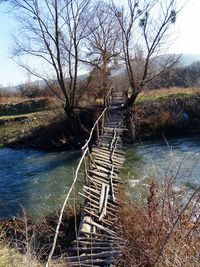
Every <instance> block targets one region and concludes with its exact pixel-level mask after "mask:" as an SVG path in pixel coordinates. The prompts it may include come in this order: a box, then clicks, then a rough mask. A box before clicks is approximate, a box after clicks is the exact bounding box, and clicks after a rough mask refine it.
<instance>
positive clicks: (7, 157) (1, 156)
mask: <svg viewBox="0 0 200 267" xmlns="http://www.w3.org/2000/svg"><path fill="white" fill-rule="evenodd" d="M79 157H80V152H77V151H74V152H71V151H67V152H60V153H58V152H56V153H55V152H53V153H46V152H41V151H32V150H13V149H9V148H2V149H0V217H8V216H13V215H18V214H19V213H21V211H22V207H23V208H25V209H27V210H28V211H30V212H31V214H32V215H33V216H34V217H35V216H36V217H37V216H40V215H47V214H49V213H51V212H54V211H55V210H56V209H57V208H59V207H60V205H61V204H62V200H63V199H64V196H65V193H66V192H67V191H68V189H69V187H70V185H71V183H72V177H73V169H74V168H76V165H77V162H78V159H79Z"/></svg>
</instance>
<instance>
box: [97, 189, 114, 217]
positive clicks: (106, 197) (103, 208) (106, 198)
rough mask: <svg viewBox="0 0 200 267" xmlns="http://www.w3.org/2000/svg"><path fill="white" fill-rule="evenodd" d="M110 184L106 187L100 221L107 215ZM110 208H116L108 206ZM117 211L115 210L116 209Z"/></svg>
mask: <svg viewBox="0 0 200 267" xmlns="http://www.w3.org/2000/svg"><path fill="white" fill-rule="evenodd" d="M109 189H110V186H109V185H107V186H106V188H105V193H104V200H103V201H104V203H103V206H102V209H101V210H100V216H99V221H102V219H103V217H104V216H106V210H107V204H108V193H109ZM108 209H109V210H114V209H112V208H111V207H108ZM114 211H115V210H114Z"/></svg>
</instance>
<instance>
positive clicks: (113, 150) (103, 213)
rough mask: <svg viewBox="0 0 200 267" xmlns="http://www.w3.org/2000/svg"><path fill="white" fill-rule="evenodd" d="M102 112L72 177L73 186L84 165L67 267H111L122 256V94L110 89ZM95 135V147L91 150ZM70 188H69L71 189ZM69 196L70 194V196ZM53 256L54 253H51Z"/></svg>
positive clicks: (123, 243)
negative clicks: (80, 200) (81, 200)
mask: <svg viewBox="0 0 200 267" xmlns="http://www.w3.org/2000/svg"><path fill="white" fill-rule="evenodd" d="M104 103H105V108H104V110H103V111H102V113H101V114H100V116H99V117H98V119H97V120H96V122H95V124H94V126H93V128H92V130H91V132H90V136H89V139H88V141H87V142H86V144H85V145H84V146H83V148H82V157H81V160H80V162H79V165H78V167H77V170H76V173H75V179H74V183H73V184H72V187H73V186H74V184H75V182H76V180H77V177H78V173H79V170H80V167H81V165H82V163H84V173H85V178H86V179H85V185H84V187H83V192H81V193H79V194H80V195H81V196H82V197H84V206H83V209H82V213H81V221H80V226H79V229H78V233H77V237H76V240H74V242H73V247H72V248H71V252H72V255H73V256H70V257H68V258H67V261H68V265H67V266H70V267H75V266H88V267H89V266H93V267H95V266H114V265H113V264H114V263H115V261H116V259H117V258H118V257H120V256H122V251H123V247H124V245H125V240H123V239H122V238H120V237H119V236H118V234H117V231H116V227H117V226H116V221H117V210H118V208H119V198H118V197H119V193H120V190H121V188H122V184H123V181H122V179H121V178H120V177H119V172H120V168H121V167H122V165H123V163H124V151H123V141H122V135H123V132H124V130H126V128H125V127H124V119H123V105H124V94H123V92H121V91H116V90H114V89H111V90H110V91H109V92H108V94H107V96H106V97H105V99H104ZM94 134H96V145H92V146H91V140H92V137H93V136H94ZM72 187H71V188H72ZM69 194H70V192H69ZM52 254H53V253H52Z"/></svg>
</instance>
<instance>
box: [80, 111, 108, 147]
mask: <svg viewBox="0 0 200 267" xmlns="http://www.w3.org/2000/svg"><path fill="white" fill-rule="evenodd" d="M107 109H108V108H107V107H106V108H104V110H103V111H102V113H101V115H100V116H99V117H98V119H97V120H96V121H95V123H94V125H93V127H92V129H91V131H90V135H89V138H88V140H87V142H86V143H85V145H84V146H83V147H82V148H81V150H82V151H83V150H84V149H85V148H87V147H88V145H89V142H90V141H91V139H92V135H93V132H94V130H95V128H96V126H97V124H98V122H99V121H100V119H101V118H102V117H103V115H104V114H105V112H106V110H107Z"/></svg>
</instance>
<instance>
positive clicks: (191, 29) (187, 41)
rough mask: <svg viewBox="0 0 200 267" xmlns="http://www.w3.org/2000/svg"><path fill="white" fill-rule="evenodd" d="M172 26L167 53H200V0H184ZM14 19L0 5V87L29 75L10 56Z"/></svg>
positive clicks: (25, 78)
mask: <svg viewBox="0 0 200 267" xmlns="http://www.w3.org/2000/svg"><path fill="white" fill-rule="evenodd" d="M183 1H184V0H183ZM185 1H186V5H185V7H184V8H183V9H182V11H181V12H180V13H179V15H178V17H177V21H176V24H175V26H174V29H173V31H174V33H175V35H174V36H175V39H174V40H173V44H172V45H171V46H170V47H169V50H168V53H178V54H182V53H186V54H198V55H200V33H199V27H200V0H185ZM14 30H15V21H14V20H13V19H12V18H11V15H10V14H8V13H6V12H5V9H4V8H3V6H2V5H0V87H1V86H13V85H17V84H20V83H24V82H27V81H28V79H29V75H27V72H25V71H24V70H22V69H20V67H19V66H18V65H17V64H16V63H15V62H14V60H13V59H12V58H11V49H12V33H13V32H14Z"/></svg>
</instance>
